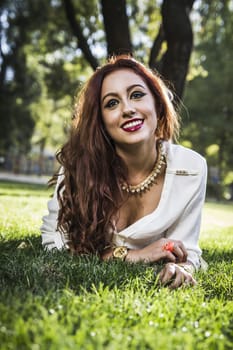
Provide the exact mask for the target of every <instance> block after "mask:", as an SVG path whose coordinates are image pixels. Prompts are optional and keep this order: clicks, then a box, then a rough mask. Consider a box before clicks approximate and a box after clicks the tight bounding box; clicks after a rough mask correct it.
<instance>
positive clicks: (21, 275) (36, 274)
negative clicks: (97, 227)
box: [0, 237, 155, 295]
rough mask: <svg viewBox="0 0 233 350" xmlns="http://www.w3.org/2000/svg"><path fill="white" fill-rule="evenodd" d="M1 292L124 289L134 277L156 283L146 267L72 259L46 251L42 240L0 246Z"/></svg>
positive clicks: (78, 291) (78, 257)
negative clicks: (95, 287)
mask: <svg viewBox="0 0 233 350" xmlns="http://www.w3.org/2000/svg"><path fill="white" fill-rule="evenodd" d="M0 250H1V256H0V289H1V290H3V289H5V290H6V291H8V292H13V291H17V290H18V291H19V292H20V291H22V290H23V291H24V292H25V291H26V290H27V291H31V292H32V293H34V294H39V295H41V294H42V295H44V294H46V293H48V292H53V291H57V290H59V289H64V288H66V287H68V288H70V289H72V290H73V291H74V292H75V293H82V292H83V291H84V290H85V291H86V290H88V291H90V290H92V289H93V286H98V285H100V284H102V285H104V286H108V288H109V289H111V288H114V287H118V288H122V289H124V288H125V287H126V285H129V284H131V283H133V280H134V279H135V278H137V279H138V278H140V279H141V280H142V281H145V280H147V284H148V287H149V286H151V284H154V283H155V277H154V274H153V269H152V268H151V269H150V271H149V269H148V266H146V265H145V264H126V263H124V262H121V261H112V262H103V261H101V260H100V259H99V258H98V257H97V256H71V255H70V254H69V253H68V252H67V251H52V252H47V251H45V250H44V249H43V248H42V246H41V238H40V237H33V238H28V239H24V240H11V241H5V242H4V241H3V242H1V243H0Z"/></svg>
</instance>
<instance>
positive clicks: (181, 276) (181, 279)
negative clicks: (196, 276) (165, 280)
mask: <svg viewBox="0 0 233 350" xmlns="http://www.w3.org/2000/svg"><path fill="white" fill-rule="evenodd" d="M175 276H176V277H175V279H174V281H173V282H172V283H171V284H170V285H169V288H171V289H176V288H179V287H180V286H181V285H182V284H183V283H184V282H185V275H184V274H183V273H182V272H180V271H176V275H175Z"/></svg>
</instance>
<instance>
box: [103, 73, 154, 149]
mask: <svg viewBox="0 0 233 350" xmlns="http://www.w3.org/2000/svg"><path fill="white" fill-rule="evenodd" d="M101 111H102V117H103V122H104V125H105V128H106V130H107V132H108V134H109V135H110V137H111V138H112V140H113V141H114V143H115V145H116V147H125V146H132V145H136V144H140V143H145V142H151V141H152V142H154V141H155V130H156V127H157V114H156V108H155V99H154V97H153V95H152V93H151V92H150V90H149V88H148V86H147V85H146V83H145V82H144V80H143V79H142V78H141V77H140V76H139V75H137V74H135V73H134V72H133V71H132V70H131V69H120V70H117V71H115V72H113V73H110V74H109V75H107V76H106V77H105V79H104V81H103V84H102V90H101Z"/></svg>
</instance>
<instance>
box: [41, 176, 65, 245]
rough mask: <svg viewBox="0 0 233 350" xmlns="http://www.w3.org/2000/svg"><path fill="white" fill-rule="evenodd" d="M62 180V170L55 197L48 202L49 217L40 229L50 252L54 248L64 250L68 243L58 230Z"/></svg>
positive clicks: (45, 218) (44, 219)
mask: <svg viewBox="0 0 233 350" xmlns="http://www.w3.org/2000/svg"><path fill="white" fill-rule="evenodd" d="M62 179H63V175H62V170H60V172H59V177H58V180H57V184H56V188H55V191H54V194H53V197H52V198H51V199H50V200H49V201H48V215H45V216H43V219H42V220H43V223H42V226H41V228H40V230H41V234H42V245H43V246H44V248H46V249H48V250H51V249H53V248H57V249H62V248H64V247H65V246H66V243H67V240H66V239H65V237H64V235H63V234H62V233H61V232H59V231H58V230H57V219H58V211H59V203H58V198H57V190H58V186H59V184H60V182H61V181H62Z"/></svg>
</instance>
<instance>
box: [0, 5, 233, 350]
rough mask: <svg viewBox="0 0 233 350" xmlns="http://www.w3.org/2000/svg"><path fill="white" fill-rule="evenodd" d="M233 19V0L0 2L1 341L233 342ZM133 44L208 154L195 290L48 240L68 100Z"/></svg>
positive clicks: (22, 349)
mask: <svg viewBox="0 0 233 350" xmlns="http://www.w3.org/2000/svg"><path fill="white" fill-rule="evenodd" d="M232 24H233V1H232V0H222V1H217V0H203V1H200V0H163V1H162V0H157V1H156V0H154V1H152V0H138V1H136V0H127V1H126V0H99V1H97V0H1V2H0V68H1V70H0V349H1V350H48V349H49V350H58V349H59V350H74V349H78V350H79V349H80V350H102V349H105V350H122V349H127V350H157V349H159V350H232V348H233V318H232V310H233V283H232V281H233V248H232V247H233V215H232V213H233V204H232V201H231V200H232V182H233V172H232V170H233V169H232V160H233V138H232V131H233V123H232V113H233V112H232V111H233V108H232V104H233V96H232V77H233V74H232V71H233V67H232V57H233V55H232V51H233V45H232ZM129 51H130V52H133V53H134V55H135V57H136V58H138V59H140V60H141V61H142V62H144V63H145V64H147V65H149V66H150V67H151V68H152V69H156V70H158V71H159V73H160V74H162V76H163V77H164V79H165V80H166V81H169V82H170V86H171V87H173V89H174V90H175V102H176V103H177V102H179V110H180V113H181V116H182V132H181V135H180V143H182V144H183V145H185V146H187V147H191V148H193V149H195V150H197V151H198V152H200V153H201V154H202V155H204V156H205V157H206V159H207V162H208V168H209V174H208V187H207V200H206V202H205V204H204V210H203V219H202V226H201V235H200V247H201V249H202V251H203V258H204V259H205V260H206V261H207V262H208V270H207V271H198V272H196V273H195V278H196V279H197V281H198V284H197V286H195V287H193V288H191V287H189V286H187V287H186V288H180V289H178V290H174V291H171V290H169V289H168V288H166V287H164V288H163V287H161V286H160V285H159V284H158V281H157V276H156V275H155V273H154V272H155V271H154V266H153V265H148V264H143V263H139V264H127V263H125V262H121V261H110V262H103V261H101V260H100V259H98V257H96V256H71V255H70V254H69V253H67V252H66V251H62V252H59V251H52V252H47V251H45V250H44V249H43V248H42V245H41V234H40V229H39V228H40V225H41V218H42V216H43V215H44V214H45V213H46V203H47V201H48V199H49V197H50V196H51V195H52V192H53V189H52V188H48V187H47V185H46V181H47V179H48V178H49V176H50V175H51V174H52V173H53V171H54V170H56V168H57V163H56V161H55V153H56V151H57V149H59V147H60V146H61V145H62V143H63V142H64V141H65V139H66V136H67V133H68V132H69V127H70V120H71V117H72V105H73V102H74V96H75V95H76V94H77V92H78V90H79V89H80V87H81V86H82V84H83V83H84V82H85V80H86V79H87V78H88V77H89V76H90V75H91V73H92V72H93V70H94V69H96V67H97V66H98V65H100V64H101V63H102V62H104V61H105V59H106V57H107V56H108V55H109V54H111V53H113V52H114V53H118V52H129ZM181 101H182V102H181ZM9 180H11V181H9ZM19 180H21V181H22V182H21V183H20V182H19ZM17 181H18V182H17ZM24 182H26V183H24ZM33 182H35V183H33ZM39 183H41V184H39Z"/></svg>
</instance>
